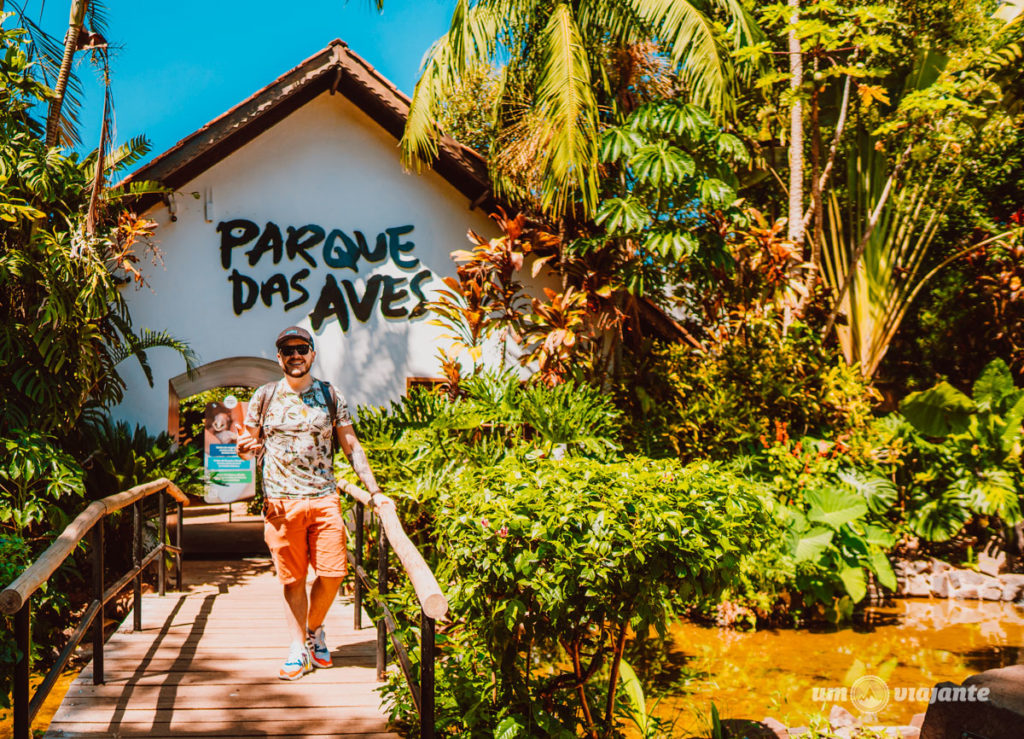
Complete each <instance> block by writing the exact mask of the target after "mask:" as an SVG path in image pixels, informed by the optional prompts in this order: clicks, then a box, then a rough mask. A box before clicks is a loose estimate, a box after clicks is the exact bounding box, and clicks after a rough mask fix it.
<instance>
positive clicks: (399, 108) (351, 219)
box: [115, 41, 494, 432]
mask: <svg viewBox="0 0 1024 739" xmlns="http://www.w3.org/2000/svg"><path fill="white" fill-rule="evenodd" d="M408 108H409V99H408V98H407V97H406V96H405V95H403V94H402V93H401V92H399V91H398V90H397V89H396V88H395V87H394V86H393V85H392V84H391V83H390V82H388V81H387V80H386V79H384V78H383V77H382V76H381V75H380V74H378V73H377V72H376V71H375V70H374V69H373V68H372V67H370V65H368V64H367V63H366V62H365V61H363V60H362V59H360V58H359V57H358V56H357V55H355V54H354V53H353V52H352V51H350V50H349V49H348V47H347V46H346V45H345V44H344V43H343V42H341V41H334V42H332V43H331V44H330V45H329V46H328V47H327V48H326V49H324V50H323V51H321V52H320V53H318V54H316V55H315V56H313V57H310V58H309V59H307V60H306V61H304V62H302V64H300V65H299V66H297V67H296V68H295V69H293V70H291V71H290V72H288V73H286V74H284V75H283V76H281V77H280V78H278V79H277V80H275V81H274V82H272V83H271V84H270V85H268V86H267V87H265V88H263V89H262V90H260V91H259V92H257V93H255V94H254V95H253V96H251V97H250V98H249V99H247V100H245V101H243V102H242V103H240V104H239V105H237V106H236V107H234V108H233V109H231V110H229V111H228V112H227V113H225V114H224V115H222V116H220V117H219V118H217V119H216V120H214V121H212V122H211V123H209V124H207V125H206V126H204V127H203V128H202V129H200V130H199V131H197V132H195V133H194V134H192V135H191V136H189V137H188V138H186V139H184V140H183V141H181V142H179V143H178V144H177V145H176V146H174V147H173V148H172V149H170V150H169V151H167V152H165V153H164V154H162V155H161V156H159V157H157V158H156V159H154V160H153V161H152V162H151V163H150V164H148V165H146V166H145V167H143V168H141V169H140V170H138V171H137V172H135V173H134V174H133V175H132V176H131V177H130V178H129V180H130V181H131V180H135V181H139V180H156V181H159V182H160V183H162V184H164V185H165V186H167V187H169V188H171V189H172V190H173V194H171V195H170V196H169V197H164V198H162V199H159V198H155V197H154V198H151V199H149V200H148V201H144V206H143V207H145V208H147V210H146V214H147V215H148V216H149V217H150V218H152V219H153V220H154V221H156V222H157V223H158V225H159V228H158V229H157V232H156V233H157V239H158V245H159V249H160V251H161V252H162V259H163V265H162V266H159V265H158V266H155V267H151V268H149V269H148V270H146V275H147V279H148V281H149V283H150V285H149V287H142V288H139V289H136V288H133V287H128V288H126V290H128V291H129V293H128V294H127V296H126V297H127V299H128V303H129V306H130V310H131V314H132V317H133V322H134V325H135V328H136V330H139V329H142V328H151V329H154V330H160V329H163V330H167V331H169V332H170V333H171V334H172V335H173V336H175V337H176V338H179V339H182V340H184V341H186V342H188V343H189V344H190V345H191V346H192V348H193V349H194V350H195V351H196V352H197V353H198V354H199V356H200V359H201V362H202V367H201V368H200V371H199V373H198V375H197V376H195V377H194V378H192V379H189V378H188V377H186V376H185V374H184V365H183V363H182V362H181V360H180V359H179V358H177V357H174V358H173V360H172V359H171V358H170V356H169V353H167V352H165V351H164V352H162V353H161V354H159V355H158V356H157V355H156V353H155V352H154V356H153V357H152V360H153V362H152V364H153V371H154V380H155V385H154V387H150V386H149V384H148V383H147V382H146V380H145V378H144V377H143V375H142V373H141V371H139V370H138V367H137V365H135V366H129V365H128V364H127V363H126V365H125V367H126V369H125V371H124V377H125V379H126V381H127V382H128V389H127V392H126V396H125V399H124V402H123V403H122V404H121V405H120V406H119V408H118V409H116V411H115V415H117V416H119V417H120V418H123V419H126V420H128V421H130V422H132V423H142V424H144V425H145V426H147V427H148V428H149V429H150V431H152V432H156V431H159V430H161V429H165V428H166V429H169V430H171V431H172V432H176V431H177V427H178V401H179V398H184V397H188V396H190V395H193V394H195V393H196V392H200V391H202V390H206V389H209V388H212V387H218V386H223V385H256V384H259V383H262V382H266V381H268V380H271V379H276V378H277V377H280V371H279V370H278V367H277V363H276V361H275V349H274V339H275V337H276V336H277V334H278V332H279V331H280V330H281V329H282V328H284V327H285V326H288V325H292V324H297V325H301V326H304V327H306V328H308V329H309V330H310V331H311V332H312V333H313V334H314V336H315V340H316V350H317V359H316V364H315V366H314V368H313V371H314V374H315V375H317V376H318V377H322V378H324V379H328V380H330V381H332V382H334V383H336V384H337V386H338V387H339V388H340V389H341V390H342V392H343V393H345V395H346V396H347V397H348V399H349V402H350V405H351V406H352V407H355V406H357V405H360V404H365V403H372V404H382V403H385V402H387V401H389V400H392V399H395V398H397V397H398V396H400V395H401V394H403V393H404V392H405V390H406V388H407V384H408V383H409V382H410V381H412V380H415V379H416V378H431V377H436V376H438V375H439V371H438V363H437V360H436V353H437V349H438V347H439V346H440V345H442V344H443V342H441V341H440V339H439V334H440V333H443V331H442V329H440V328H438V327H435V326H431V325H429V323H428V319H427V318H426V317H425V316H423V315H422V313H423V310H422V305H421V303H422V302H423V301H424V299H430V298H431V293H432V290H434V289H436V287H437V286H438V285H439V284H440V277H442V276H446V275H454V273H455V270H454V264H453V263H452V261H451V258H450V256H449V255H450V253H451V252H452V251H453V250H455V249H463V248H466V246H467V241H466V231H467V229H469V228H472V229H474V230H476V231H477V232H479V233H491V234H493V233H494V229H493V224H492V223H491V222H490V221H489V219H488V218H487V215H486V214H487V212H489V208H490V207H491V206H492V205H493V201H492V199H491V191H490V186H489V183H488V181H487V176H486V167H485V164H484V162H483V160H482V159H481V158H480V157H479V156H478V155H477V154H476V153H474V152H473V151H471V150H470V149H468V148H466V147H464V146H461V145H460V144H458V143H456V142H455V141H453V140H451V139H446V140H445V141H444V142H443V143H442V145H441V147H440V151H439V157H438V159H437V161H436V162H435V164H434V165H433V169H431V170H427V171H424V172H423V173H421V174H412V173H409V172H407V171H405V170H404V169H403V167H402V164H401V162H400V152H399V148H398V140H399V138H400V137H401V134H402V130H403V127H404V125H405V118H406V115H407V112H408Z"/></svg>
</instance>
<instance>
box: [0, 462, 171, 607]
mask: <svg viewBox="0 0 1024 739" xmlns="http://www.w3.org/2000/svg"><path fill="white" fill-rule="evenodd" d="M164 489H166V490H167V492H168V493H170V494H171V496H172V497H173V498H174V499H175V500H177V501H178V502H179V503H181V504H182V505H188V496H187V495H185V493H183V492H181V490H180V489H179V488H178V486H177V485H175V484H174V483H173V482H171V481H170V480H168V479H167V478H166V477H161V478H160V479H158V480H153V481H152V482H147V483H144V484H142V485H136V486H135V487H133V488H129V489H128V490H125V491H124V492H122V493H117V494H116V495H108V496H107V497H106V498H101V499H100V500H97V501H94V502H92V503H90V504H89V506H88V507H86V509H85V510H84V511H82V512H81V513H79V514H78V516H77V517H76V518H75V520H74V521H72V522H71V523H70V524H68V526H67V528H65V529H64V531H62V532H61V535H60V536H58V537H57V539H56V540H55V541H54V542H53V544H51V545H50V546H49V547H48V548H47V550H46V551H45V552H43V553H42V554H41V555H40V556H39V559H37V560H36V561H35V562H33V563H32V564H31V565H29V567H28V568H27V569H26V570H25V571H24V572H23V573H21V575H20V576H19V577H18V579H17V580H15V581H14V582H12V583H11V584H10V585H8V586H7V587H6V588H5V589H4V590H3V592H0V613H3V614H5V615H10V614H13V613H16V612H18V611H19V610H20V609H21V607H22V605H23V604H24V603H25V601H27V600H28V599H29V598H30V597H31V596H32V593H34V592H35V591H36V590H38V589H39V586H40V585H42V584H43V583H44V582H46V580H47V578H49V577H50V575H52V574H53V572H54V570H56V569H57V568H58V567H60V565H61V563H62V562H63V561H64V560H65V559H67V558H68V556H69V555H70V554H71V553H72V552H73V551H75V547H77V546H78V543H79V542H80V541H81V540H82V539H83V538H85V535H86V534H88V533H89V530H90V529H92V527H93V526H94V525H95V524H96V522H97V521H99V520H100V519H101V518H103V517H104V516H106V515H107V514H110V513H113V512H114V511H118V510H120V509H122V508H124V507H125V506H128V505H131V504H132V503H134V502H135V501H137V500H141V499H142V498H145V497H146V496H147V495H152V494H153V493H158V492H160V491H161V490H164Z"/></svg>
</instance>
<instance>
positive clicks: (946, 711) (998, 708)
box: [920, 665, 1024, 739]
mask: <svg viewBox="0 0 1024 739" xmlns="http://www.w3.org/2000/svg"><path fill="white" fill-rule="evenodd" d="M935 691H936V693H935V700H934V701H933V702H932V703H930V704H929V705H928V712H927V713H926V714H925V717H924V722H923V723H922V725H921V735H920V736H921V739H961V738H962V737H972V736H978V737H984V739H1019V738H1020V736H1021V729H1020V727H1021V724H1022V723H1024V665H1013V666H1011V667H1002V668H1000V669H996V670H986V671H985V672H982V673H979V674H977V675H973V676H971V677H969V678H967V679H966V680H964V682H963V685H959V686H958V685H955V684H953V683H939V684H938V685H936V686H935Z"/></svg>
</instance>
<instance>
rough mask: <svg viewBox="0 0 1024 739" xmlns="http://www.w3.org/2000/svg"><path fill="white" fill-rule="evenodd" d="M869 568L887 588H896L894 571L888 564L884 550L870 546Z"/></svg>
mask: <svg viewBox="0 0 1024 739" xmlns="http://www.w3.org/2000/svg"><path fill="white" fill-rule="evenodd" d="M871 570H872V572H874V573H875V577H877V578H878V582H879V583H881V584H882V585H883V586H884V587H886V588H888V589H889V590H895V589H896V573H894V572H893V571H892V565H891V564H889V558H888V557H886V556H885V552H883V551H882V550H881V549H879V548H878V547H871Z"/></svg>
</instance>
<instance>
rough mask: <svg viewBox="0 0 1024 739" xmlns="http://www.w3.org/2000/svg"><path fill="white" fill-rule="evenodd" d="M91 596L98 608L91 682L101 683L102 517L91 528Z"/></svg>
mask: <svg viewBox="0 0 1024 739" xmlns="http://www.w3.org/2000/svg"><path fill="white" fill-rule="evenodd" d="M92 597H93V598H95V599H96V600H97V601H99V604H100V608H99V611H98V612H97V613H96V620H95V621H94V622H93V627H92V684H93V685H102V684H103V622H104V620H106V619H105V614H104V611H105V608H104V606H103V519H102V518H101V519H100V520H99V521H97V522H96V525H95V526H93V528H92Z"/></svg>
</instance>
